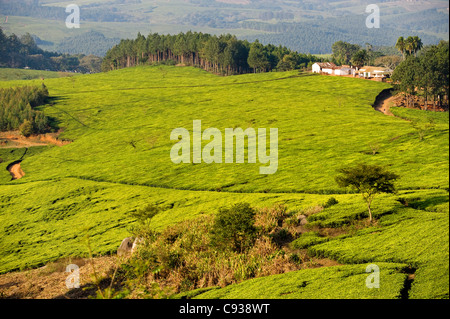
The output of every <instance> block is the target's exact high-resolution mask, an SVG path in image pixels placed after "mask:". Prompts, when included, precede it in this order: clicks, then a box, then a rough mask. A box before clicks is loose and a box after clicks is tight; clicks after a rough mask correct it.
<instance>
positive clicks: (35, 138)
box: [0, 131, 72, 148]
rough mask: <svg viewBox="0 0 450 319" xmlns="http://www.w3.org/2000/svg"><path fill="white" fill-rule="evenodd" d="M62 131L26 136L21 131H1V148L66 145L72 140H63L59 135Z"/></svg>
mask: <svg viewBox="0 0 450 319" xmlns="http://www.w3.org/2000/svg"><path fill="white" fill-rule="evenodd" d="M60 134H61V131H59V132H56V133H46V134H36V135H31V136H29V137H25V136H23V135H22V134H20V132H19V131H7V132H0V148H25V147H33V146H45V145H48V144H52V145H57V146H64V145H67V144H69V143H71V142H72V141H69V140H61V139H59V138H58V136H59V135H60Z"/></svg>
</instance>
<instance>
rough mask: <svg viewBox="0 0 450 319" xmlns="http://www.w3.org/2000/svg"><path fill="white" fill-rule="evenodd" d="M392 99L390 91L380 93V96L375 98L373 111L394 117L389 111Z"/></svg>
mask: <svg viewBox="0 0 450 319" xmlns="http://www.w3.org/2000/svg"><path fill="white" fill-rule="evenodd" d="M394 98H395V96H393V95H392V91H391V90H385V91H382V92H381V93H380V95H378V96H377V99H376V101H375V104H374V105H373V107H374V108H375V110H377V111H380V112H381V113H384V114H386V115H389V116H394V114H392V112H391V111H390V107H391V104H392V101H393V100H394Z"/></svg>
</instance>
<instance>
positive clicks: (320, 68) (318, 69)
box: [312, 62, 338, 74]
mask: <svg viewBox="0 0 450 319" xmlns="http://www.w3.org/2000/svg"><path fill="white" fill-rule="evenodd" d="M337 68H338V67H337V66H336V64H334V63H332V62H316V63H314V64H313V65H312V71H313V73H328V74H333V70H335V69H337Z"/></svg>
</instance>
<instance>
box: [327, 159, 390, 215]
mask: <svg viewBox="0 0 450 319" xmlns="http://www.w3.org/2000/svg"><path fill="white" fill-rule="evenodd" d="M338 172H339V173H341V175H338V176H336V178H335V180H336V183H337V184H338V185H339V186H341V187H349V186H350V187H352V188H354V189H356V190H357V191H358V192H359V193H361V194H362V196H363V198H364V201H365V202H366V203H367V209H368V210H369V221H370V222H372V220H373V218H372V211H371V209H370V205H371V204H372V200H373V198H374V197H375V195H376V194H379V193H395V186H394V181H395V180H396V179H397V178H399V176H398V175H397V174H394V173H391V172H388V171H387V170H385V169H384V167H382V166H378V165H366V164H358V165H356V166H354V167H346V168H342V169H340V170H338Z"/></svg>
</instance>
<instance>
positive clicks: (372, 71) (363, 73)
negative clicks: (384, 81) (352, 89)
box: [358, 66, 389, 78]
mask: <svg viewBox="0 0 450 319" xmlns="http://www.w3.org/2000/svg"><path fill="white" fill-rule="evenodd" d="M388 73H389V70H388V69H386V68H382V67H374V66H363V67H362V68H361V69H359V70H358V74H359V76H360V77H364V78H384V77H386V75H387V74H388Z"/></svg>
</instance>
